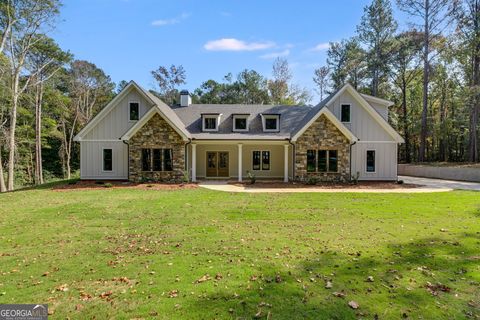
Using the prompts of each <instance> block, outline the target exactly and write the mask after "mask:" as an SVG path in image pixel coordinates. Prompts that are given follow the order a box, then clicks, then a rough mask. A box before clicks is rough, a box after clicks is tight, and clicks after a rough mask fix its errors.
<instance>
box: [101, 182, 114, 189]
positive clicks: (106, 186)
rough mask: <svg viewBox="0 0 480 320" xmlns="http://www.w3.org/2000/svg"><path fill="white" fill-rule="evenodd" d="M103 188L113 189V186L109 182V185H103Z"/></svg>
mask: <svg viewBox="0 0 480 320" xmlns="http://www.w3.org/2000/svg"><path fill="white" fill-rule="evenodd" d="M103 187H104V188H111V187H113V184H111V183H110V182H108V183H105V184H104V185H103Z"/></svg>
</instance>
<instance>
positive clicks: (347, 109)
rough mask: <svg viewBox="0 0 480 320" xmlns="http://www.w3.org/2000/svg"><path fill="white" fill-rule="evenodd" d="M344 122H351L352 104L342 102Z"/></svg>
mask: <svg viewBox="0 0 480 320" xmlns="http://www.w3.org/2000/svg"><path fill="white" fill-rule="evenodd" d="M341 118H342V122H350V105H349V104H342V116H341Z"/></svg>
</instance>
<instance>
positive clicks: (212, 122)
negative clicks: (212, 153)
mask: <svg viewBox="0 0 480 320" xmlns="http://www.w3.org/2000/svg"><path fill="white" fill-rule="evenodd" d="M221 116H222V115H221V114H202V131H206V132H210V131H218V125H219V123H220V117H221Z"/></svg>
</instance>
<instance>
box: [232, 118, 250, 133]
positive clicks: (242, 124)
mask: <svg viewBox="0 0 480 320" xmlns="http://www.w3.org/2000/svg"><path fill="white" fill-rule="evenodd" d="M248 116H249V115H248V114H234V115H233V131H236V132H247V131H248Z"/></svg>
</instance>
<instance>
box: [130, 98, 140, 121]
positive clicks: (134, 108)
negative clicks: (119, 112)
mask: <svg viewBox="0 0 480 320" xmlns="http://www.w3.org/2000/svg"><path fill="white" fill-rule="evenodd" d="M129 117H130V121H137V120H138V119H140V105H139V104H138V102H130V108H129Z"/></svg>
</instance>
